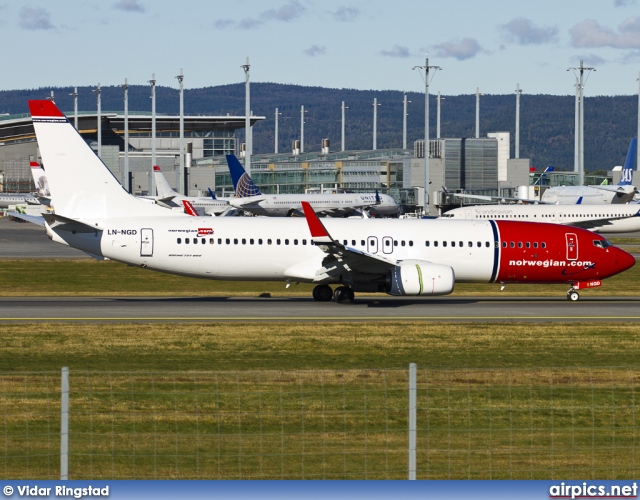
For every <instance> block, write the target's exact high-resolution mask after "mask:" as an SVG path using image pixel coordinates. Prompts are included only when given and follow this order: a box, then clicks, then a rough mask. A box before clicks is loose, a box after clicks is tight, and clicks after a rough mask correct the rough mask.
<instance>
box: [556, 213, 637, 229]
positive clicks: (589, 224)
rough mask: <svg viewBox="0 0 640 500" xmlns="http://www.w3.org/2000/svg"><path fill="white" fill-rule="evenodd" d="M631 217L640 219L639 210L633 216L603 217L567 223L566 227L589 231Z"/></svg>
mask: <svg viewBox="0 0 640 500" xmlns="http://www.w3.org/2000/svg"><path fill="white" fill-rule="evenodd" d="M631 217H640V210H638V212H636V213H635V214H634V215H625V216H621V217H603V218H601V219H590V220H584V221H576V222H570V223H568V224H567V226H573V227H580V228H582V229H589V230H591V229H594V228H598V227H602V226H610V225H612V224H613V222H614V221H617V220H623V219H629V218H631Z"/></svg>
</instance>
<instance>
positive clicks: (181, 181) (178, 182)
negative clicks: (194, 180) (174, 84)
mask: <svg viewBox="0 0 640 500" xmlns="http://www.w3.org/2000/svg"><path fill="white" fill-rule="evenodd" d="M176 78H177V79H178V84H179V85H180V166H179V167H178V169H179V171H178V175H176V188H177V191H178V192H179V193H182V194H185V193H184V188H183V184H184V85H183V80H184V74H183V73H182V68H180V74H179V75H178V76H176Z"/></svg>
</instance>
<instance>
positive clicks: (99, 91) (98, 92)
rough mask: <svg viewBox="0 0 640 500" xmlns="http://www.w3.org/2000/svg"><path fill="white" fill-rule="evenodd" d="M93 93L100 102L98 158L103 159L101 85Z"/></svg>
mask: <svg viewBox="0 0 640 500" xmlns="http://www.w3.org/2000/svg"><path fill="white" fill-rule="evenodd" d="M93 92H95V93H96V99H97V100H98V120H97V121H98V127H97V128H98V157H99V158H102V108H101V103H100V93H101V90H100V84H98V86H97V87H96V88H95V89H93Z"/></svg>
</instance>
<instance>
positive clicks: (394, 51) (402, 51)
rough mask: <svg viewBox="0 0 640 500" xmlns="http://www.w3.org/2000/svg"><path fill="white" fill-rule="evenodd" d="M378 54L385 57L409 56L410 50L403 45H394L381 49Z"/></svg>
mask: <svg viewBox="0 0 640 500" xmlns="http://www.w3.org/2000/svg"><path fill="white" fill-rule="evenodd" d="M380 54H381V55H383V56H385V57H399V58H406V57H411V51H410V50H409V49H408V48H407V47H405V46H403V45H394V46H393V47H392V48H391V50H383V51H382V52H380Z"/></svg>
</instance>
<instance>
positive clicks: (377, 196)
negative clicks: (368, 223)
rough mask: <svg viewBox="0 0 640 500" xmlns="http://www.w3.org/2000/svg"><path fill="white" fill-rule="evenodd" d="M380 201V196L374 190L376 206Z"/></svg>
mask: <svg viewBox="0 0 640 500" xmlns="http://www.w3.org/2000/svg"><path fill="white" fill-rule="evenodd" d="M380 203H382V200H381V199H380V195H379V194H378V190H377V189H376V205H380Z"/></svg>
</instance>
